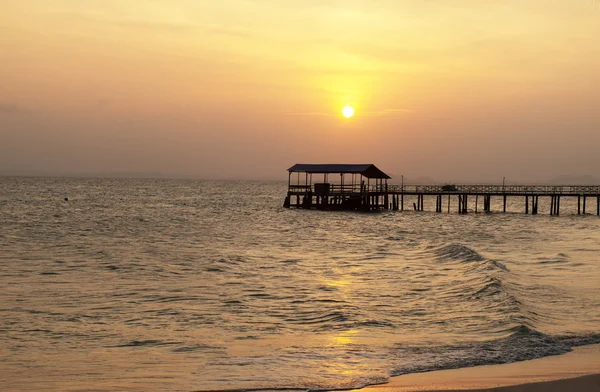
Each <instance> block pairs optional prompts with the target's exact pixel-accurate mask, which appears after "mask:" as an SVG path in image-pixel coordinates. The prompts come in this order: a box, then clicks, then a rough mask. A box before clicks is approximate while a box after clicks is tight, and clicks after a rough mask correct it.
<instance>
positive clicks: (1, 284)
mask: <svg viewBox="0 0 600 392" xmlns="http://www.w3.org/2000/svg"><path fill="white" fill-rule="evenodd" d="M285 191H286V189H285V184H284V183H283V182H282V183H279V182H272V183H265V182H216V181H212V182H211V181H191V180H147V179H137V180H129V179H64V178H0V351H1V352H2V355H1V356H0V389H2V390H4V391H24V390H36V391H44V390H47V391H50V390H52V391H56V390H61V391H70V390H78V391H84V390H85V391H137V390H139V391H203V390H220V391H221V390H240V389H256V390H262V389H273V388H280V389H286V388H289V389H301V390H308V389H310V390H320V389H339V388H356V387H361V386H364V385H367V384H373V383H381V382H385V381H386V380H387V379H388V378H389V377H390V376H392V375H399V374H405V373H410V372H421V371H428V370H435V369H446V368H455V367H465V366H474V365H479V364H489V363H506V362H513V361H519V360H525V359H531V358H537V357H542V356H547V355H556V354H562V353H565V352H567V351H569V350H570V349H571V348H572V347H573V346H575V345H582V344H588V343H597V342H600V218H598V217H597V216H595V215H588V216H576V215H573V214H574V213H576V206H575V205H574V204H573V202H567V201H563V202H562V203H561V214H562V215H561V216H560V217H551V216H548V205H547V204H548V201H547V200H541V199H540V215H538V216H531V215H524V214H521V213H517V212H521V211H522V210H523V201H522V200H518V199H513V200H512V201H511V203H512V204H511V205H509V210H510V211H511V212H509V213H507V214H502V213H492V214H481V213H479V214H474V213H471V214H468V215H457V214H456V213H452V214H446V213H444V214H436V213H434V212H427V211H425V212H404V213H399V212H391V211H390V212H381V213H355V212H320V211H304V210H289V209H283V208H282V203H283V199H284V196H285ZM65 198H68V199H69V200H68V201H65V200H64V199H65ZM452 202H453V204H455V203H456V201H455V200H453V201H452ZM480 202H481V203H482V200H480ZM497 202H500V200H497ZM434 203H435V202H434V200H433V199H431V200H428V199H426V200H425V208H426V210H427V209H429V210H430V211H431V210H433V209H434ZM407 205H412V202H411V201H410V200H407ZM444 205H445V204H444ZM492 207H493V209H495V210H496V211H500V210H501V207H500V205H499V204H498V205H493V206H492ZM591 207H593V208H591ZM595 207H596V206H595V200H593V203H591V206H590V208H589V209H590V210H593V211H594V212H595Z"/></svg>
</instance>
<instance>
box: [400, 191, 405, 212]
mask: <svg viewBox="0 0 600 392" xmlns="http://www.w3.org/2000/svg"><path fill="white" fill-rule="evenodd" d="M400 211H404V192H402V194H401V195H400Z"/></svg>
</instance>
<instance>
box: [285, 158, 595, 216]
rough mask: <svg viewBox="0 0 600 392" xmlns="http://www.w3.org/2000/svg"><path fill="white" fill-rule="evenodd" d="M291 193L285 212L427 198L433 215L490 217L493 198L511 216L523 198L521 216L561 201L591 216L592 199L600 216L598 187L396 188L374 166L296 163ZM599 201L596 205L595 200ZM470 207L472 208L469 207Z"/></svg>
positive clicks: (420, 204)
mask: <svg viewBox="0 0 600 392" xmlns="http://www.w3.org/2000/svg"><path fill="white" fill-rule="evenodd" d="M288 172H289V177H288V193H287V196H286V199H285V202H284V207H290V208H291V207H295V208H307V209H322V210H357V211H373V210H394V211H404V210H405V209H406V207H407V206H406V205H405V204H406V203H405V201H406V199H407V197H411V198H412V199H415V198H416V202H414V203H413V205H412V206H408V208H410V207H412V209H413V210H416V211H424V210H425V199H426V197H427V199H428V201H430V203H431V205H433V204H435V212H438V213H441V212H445V211H447V212H448V213H451V212H452V211H453V210H455V211H456V212H457V213H459V214H466V213H468V211H469V207H471V211H473V212H480V211H479V207H480V205H481V202H480V201H479V199H480V198H481V199H482V201H483V211H481V212H492V198H494V199H495V200H498V199H500V200H501V206H502V208H501V210H500V211H501V212H506V211H507V202H508V200H509V198H521V199H522V201H523V212H524V213H525V214H532V215H537V214H538V211H539V200H540V197H542V198H547V199H548V200H549V202H550V204H549V205H550V215H556V216H558V215H560V212H561V209H560V207H561V200H564V199H565V198H573V199H574V198H576V199H577V214H578V215H581V214H584V215H585V214H587V213H588V206H589V203H588V200H590V199H591V200H592V203H593V202H594V201H595V203H594V204H595V206H594V207H596V208H595V211H591V213H592V214H595V215H598V216H600V186H597V185H593V186H592V185H455V184H452V185H450V184H447V185H405V184H401V185H392V184H388V180H389V179H390V178H391V177H390V176H388V175H387V174H385V173H384V172H382V171H381V170H379V169H378V168H377V167H376V166H375V165H372V164H364V165H345V164H339V165H311V164H297V165H294V166H292V167H291V168H290V169H288ZM330 180H332V181H330ZM594 199H595V200H594ZM469 203H470V204H469Z"/></svg>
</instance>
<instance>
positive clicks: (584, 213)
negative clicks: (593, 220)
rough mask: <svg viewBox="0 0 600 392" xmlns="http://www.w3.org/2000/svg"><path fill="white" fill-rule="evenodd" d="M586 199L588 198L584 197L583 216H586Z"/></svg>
mask: <svg viewBox="0 0 600 392" xmlns="http://www.w3.org/2000/svg"><path fill="white" fill-rule="evenodd" d="M586 199H587V196H585V195H583V215H585V203H586Z"/></svg>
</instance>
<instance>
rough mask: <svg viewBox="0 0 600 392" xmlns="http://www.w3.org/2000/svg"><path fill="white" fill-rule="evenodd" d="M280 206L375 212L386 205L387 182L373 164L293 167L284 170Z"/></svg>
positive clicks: (384, 175) (386, 178)
mask: <svg viewBox="0 0 600 392" xmlns="http://www.w3.org/2000/svg"><path fill="white" fill-rule="evenodd" d="M288 172H289V176H288V192H287V196H286V198H285V202H284V207H296V208H308V209H310V208H314V209H327V210H332V209H338V210H365V211H369V210H378V209H384V208H387V206H388V182H387V181H388V179H390V178H391V177H390V176H388V175H387V174H385V173H384V172H382V171H381V170H379V169H378V168H377V166H375V165H373V164H296V165H294V166H292V167H290V168H289V169H288Z"/></svg>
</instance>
